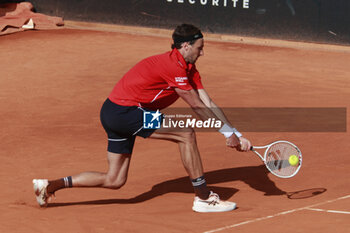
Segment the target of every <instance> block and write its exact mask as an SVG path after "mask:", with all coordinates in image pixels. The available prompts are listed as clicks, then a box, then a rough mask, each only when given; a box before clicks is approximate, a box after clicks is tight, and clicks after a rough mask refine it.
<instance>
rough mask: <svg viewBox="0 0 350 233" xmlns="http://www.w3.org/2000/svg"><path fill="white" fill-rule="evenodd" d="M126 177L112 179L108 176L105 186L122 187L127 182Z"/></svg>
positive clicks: (111, 187)
mask: <svg viewBox="0 0 350 233" xmlns="http://www.w3.org/2000/svg"><path fill="white" fill-rule="evenodd" d="M126 180H127V179H126V177H125V178H117V179H111V178H109V179H108V178H107V180H106V182H105V185H104V186H105V187H106V188H110V189H120V188H121V187H123V186H124V185H125V183H126Z"/></svg>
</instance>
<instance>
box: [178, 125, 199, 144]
mask: <svg viewBox="0 0 350 233" xmlns="http://www.w3.org/2000/svg"><path fill="white" fill-rule="evenodd" d="M181 133H182V135H181V136H182V140H183V142H184V143H190V144H193V143H195V142H196V133H195V132H194V130H193V129H192V128H190V129H188V130H186V131H184V132H181Z"/></svg>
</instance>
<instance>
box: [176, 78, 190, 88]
mask: <svg viewBox="0 0 350 233" xmlns="http://www.w3.org/2000/svg"><path fill="white" fill-rule="evenodd" d="M187 80H188V78H187V77H175V82H176V83H177V85H179V86H185V85H187V84H188V81H187Z"/></svg>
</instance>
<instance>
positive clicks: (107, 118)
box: [100, 99, 156, 154]
mask: <svg viewBox="0 0 350 233" xmlns="http://www.w3.org/2000/svg"><path fill="white" fill-rule="evenodd" d="M144 111H145V110H144V109H142V108H140V107H137V106H120V105H118V104H115V103H113V102H112V101H110V100H109V99H107V100H106V101H105V102H104V104H103V106H102V108H101V113H100V119H101V123H102V126H103V128H104V129H105V131H106V133H107V136H108V151H109V152H112V153H117V154H131V153H132V149H133V147H134V143H135V138H136V136H141V137H143V138H147V137H149V136H151V134H152V133H153V132H154V131H155V130H156V129H144V128H143V112H144Z"/></svg>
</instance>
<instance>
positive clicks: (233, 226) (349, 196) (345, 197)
mask: <svg viewBox="0 0 350 233" xmlns="http://www.w3.org/2000/svg"><path fill="white" fill-rule="evenodd" d="M347 198H350V195H347V196H343V197H339V198H336V199H332V200H328V201H325V202H320V203H316V204H313V205H309V206H305V207H301V208H297V209H292V210H287V211H283V212H280V213H277V214H273V215H269V216H265V217H261V218H255V219H252V220H248V221H244V222H240V223H236V224H233V225H229V226H224V227H220V228H216V229H213V230H209V231H205V232H204V233H213V232H219V231H223V230H227V229H231V228H235V227H238V226H242V225H246V224H249V223H254V222H259V221H262V220H265V219H269V218H274V217H277V216H281V215H285V214H290V213H293V212H296V211H300V210H307V209H311V208H313V207H316V206H320V205H324V204H328V203H331V202H335V201H339V200H344V199H347Z"/></svg>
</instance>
